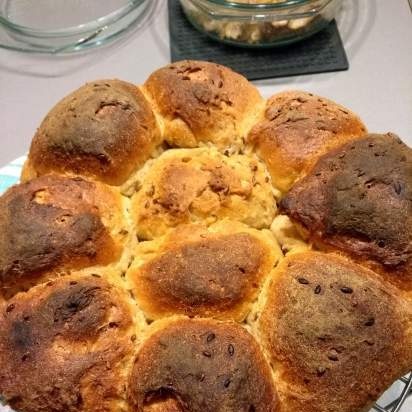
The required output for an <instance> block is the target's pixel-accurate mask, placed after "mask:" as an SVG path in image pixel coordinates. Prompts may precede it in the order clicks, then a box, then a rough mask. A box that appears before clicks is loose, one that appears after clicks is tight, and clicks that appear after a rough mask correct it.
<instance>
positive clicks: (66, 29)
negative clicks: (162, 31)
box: [0, 0, 154, 53]
mask: <svg viewBox="0 0 412 412" xmlns="http://www.w3.org/2000/svg"><path fill="white" fill-rule="evenodd" d="M153 3H154V2H153V0H105V1H101V0H87V1H84V0H71V1H67V0H36V1H33V0H0V47H3V48H6V49H11V50H17V51H27V52H45V53H68V52H74V51H81V50H84V49H87V48H91V47H96V46H100V45H103V44H106V43H107V42H109V41H111V40H114V39H116V38H118V37H119V36H120V35H121V34H122V33H124V32H126V31H127V30H128V29H131V28H133V27H136V25H138V24H139V22H141V21H142V19H144V18H145V17H146V16H147V15H148V11H149V9H150V8H151V6H152V5H153Z"/></svg>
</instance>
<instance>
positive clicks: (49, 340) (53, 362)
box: [0, 276, 134, 412]
mask: <svg viewBox="0 0 412 412" xmlns="http://www.w3.org/2000/svg"><path fill="white" fill-rule="evenodd" d="M126 301H127V299H126V298H125V297H124V294H123V292H121V291H120V290H117V289H116V288H114V287H113V286H110V285H109V284H108V283H106V282H105V281H103V280H102V279H100V278H97V277H95V276H88V277H70V278H60V279H59V280H56V281H53V282H49V283H48V284H44V285H41V286H38V287H36V288H34V289H32V290H31V291H29V292H27V293H22V294H19V295H17V296H16V297H14V298H13V299H12V300H10V301H9V302H7V304H6V305H4V306H3V307H2V308H1V313H0V330H1V334H0V393H1V394H2V396H3V397H4V399H5V400H6V401H7V402H8V403H9V404H10V406H11V407H13V408H14V409H15V410H17V411H24V412H50V411H54V412H68V411H70V412H94V411H95V412H119V411H120V410H122V409H121V408H120V406H121V405H123V403H124V398H125V388H124V381H125V375H126V373H127V370H126V367H127V366H128V364H129V365H130V361H131V358H132V356H133V347H134V344H133V343H132V337H133V334H134V329H133V327H132V316H131V312H130V307H129V306H128V304H127V303H126Z"/></svg>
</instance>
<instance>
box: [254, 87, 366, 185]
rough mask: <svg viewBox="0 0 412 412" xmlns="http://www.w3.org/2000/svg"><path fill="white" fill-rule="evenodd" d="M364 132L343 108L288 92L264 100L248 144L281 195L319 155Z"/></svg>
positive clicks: (362, 126) (352, 116) (359, 121)
mask: <svg viewBox="0 0 412 412" xmlns="http://www.w3.org/2000/svg"><path fill="white" fill-rule="evenodd" d="M365 133H366V128H365V126H364V125H363V123H362V122H361V120H360V119H359V117H358V116H356V115H355V114H354V113H352V112H351V111H349V110H348V109H346V108H345V107H342V106H340V105H338V104H336V103H334V102H332V101H330V100H327V99H325V98H323V97H319V96H315V95H313V94H312V93H307V92H302V91H289V92H283V93H278V94H275V95H274V96H272V97H271V98H270V99H269V100H268V101H267V103H266V111H265V115H264V119H263V120H262V121H261V122H259V123H258V124H257V125H255V126H254V128H253V129H252V131H251V132H250V134H249V136H248V141H249V142H250V143H252V144H253V145H254V146H255V149H256V150H257V153H258V154H259V155H260V156H261V158H262V159H263V160H264V161H265V162H266V164H267V166H268V169H269V171H270V173H271V175H272V179H273V183H274V185H275V186H276V187H277V188H278V189H280V190H282V191H284V192H285V191H287V190H288V189H289V188H290V187H291V185H292V184H293V183H294V182H295V180H296V179H298V178H299V177H300V176H302V174H304V173H305V172H306V171H307V170H308V168H310V166H312V165H313V163H314V162H315V161H316V160H317V159H318V158H319V156H321V155H322V154H324V153H326V152H327V151H328V150H330V149H332V148H334V147H337V146H339V145H341V144H343V143H346V142H348V141H351V140H354V139H356V138H358V137H360V136H362V135H364V134H365Z"/></svg>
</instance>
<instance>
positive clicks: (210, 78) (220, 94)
mask: <svg viewBox="0 0 412 412" xmlns="http://www.w3.org/2000/svg"><path fill="white" fill-rule="evenodd" d="M144 88H145V90H146V92H147V94H148V96H150V98H151V100H152V102H153V104H154V106H155V107H156V110H157V111H158V112H159V113H160V115H161V117H162V119H163V123H164V133H165V139H166V140H167V142H168V143H169V144H170V145H171V146H174V147H175V146H178V147H198V146H199V145H200V144H204V143H213V144H214V145H215V146H216V147H217V148H219V149H220V150H229V151H230V152H233V151H237V150H238V149H239V148H242V147H243V146H244V140H245V137H246V134H247V133H248V131H249V129H250V127H251V126H252V125H253V124H254V123H255V121H256V119H257V117H258V116H259V115H260V113H261V111H262V110H263V107H264V101H263V99H262V98H261V96H260V94H259V92H258V90H257V89H256V88H255V87H254V86H253V85H252V84H251V83H249V82H248V81H247V80H246V79H245V78H244V77H243V76H241V75H240V74H238V73H235V72H233V71H232V70H230V69H229V68H227V67H224V66H220V65H218V64H215V63H208V62H201V61H189V60H186V61H181V62H177V63H172V64H171V65H169V66H166V67H163V68H161V69H159V70H157V71H155V72H154V73H153V74H152V75H151V76H150V77H149V79H148V80H147V81H146V83H145V84H144Z"/></svg>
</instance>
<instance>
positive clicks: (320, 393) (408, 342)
mask: <svg viewBox="0 0 412 412" xmlns="http://www.w3.org/2000/svg"><path fill="white" fill-rule="evenodd" d="M411 332H412V305H411V302H410V300H409V301H407V300H406V299H405V298H404V297H403V296H402V294H401V293H400V291H399V290H398V289H396V288H394V287H391V286H390V285H388V284H387V283H385V282H384V281H382V280H380V279H379V278H378V277H377V276H376V274H375V273H373V272H372V271H370V270H368V269H365V268H363V267H361V266H358V265H356V264H354V263H353V262H352V261H350V260H348V259H344V258H343V257H340V256H338V255H333V254H324V253H319V252H305V253H299V254H293V255H291V256H289V257H288V258H287V259H285V260H284V261H282V263H281V264H280V265H279V266H278V268H277V269H276V271H275V273H274V274H273V277H272V283H271V285H270V287H269V290H268V291H267V296H266V301H265V303H264V305H263V308H262V309H261V315H260V317H259V320H258V333H259V336H260V337H261V341H262V344H263V347H264V348H265V350H266V352H267V355H268V357H269V359H270V361H271V364H272V366H273V368H274V371H275V382H276V387H277V389H278V392H279V396H280V399H281V404H282V405H281V410H282V411H287V412H302V411H305V412H331V411H340V412H361V411H362V412H363V411H365V412H366V411H369V409H370V408H371V407H372V405H373V403H374V402H375V401H376V400H377V399H378V397H379V396H380V395H381V393H382V392H383V391H384V390H385V389H386V388H387V387H388V386H389V385H390V384H391V383H392V382H393V381H394V380H395V379H397V378H399V377H401V376H403V375H404V374H406V373H407V372H408V371H409V370H410V369H411V368H412V334H411Z"/></svg>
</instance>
